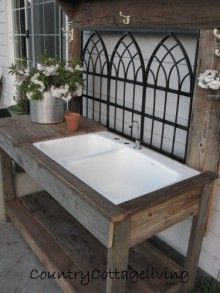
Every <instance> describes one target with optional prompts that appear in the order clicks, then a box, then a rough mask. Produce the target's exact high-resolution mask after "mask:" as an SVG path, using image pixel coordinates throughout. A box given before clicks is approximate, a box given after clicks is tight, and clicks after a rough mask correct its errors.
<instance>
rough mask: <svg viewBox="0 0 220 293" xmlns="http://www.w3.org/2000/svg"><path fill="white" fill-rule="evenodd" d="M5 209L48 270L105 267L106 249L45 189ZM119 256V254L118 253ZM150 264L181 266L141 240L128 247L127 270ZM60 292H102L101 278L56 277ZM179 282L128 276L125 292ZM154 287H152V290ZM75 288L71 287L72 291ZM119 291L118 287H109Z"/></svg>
mask: <svg viewBox="0 0 220 293" xmlns="http://www.w3.org/2000/svg"><path fill="white" fill-rule="evenodd" d="M7 212H8V215H9V217H10V218H11V220H12V221H13V222H14V224H15V225H16V227H17V228H18V230H19V231H20V232H21V233H22V235H23V237H24V238H25V240H26V241H27V242H28V244H29V245H30V247H31V249H32V250H33V251H34V253H35V254H36V255H37V256H38V257H39V258H40V260H41V261H42V263H43V264H44V265H45V266H46V269H47V270H49V271H50V272H53V271H56V272H62V271H64V272H67V270H68V269H69V268H70V269H71V271H75V272H77V271H82V272H84V273H86V272H87V271H90V272H91V271H92V270H93V269H100V271H102V270H103V271H104V270H105V269H106V256H107V249H106V248H105V247H104V246H103V245H102V244H101V243H99V242H98V240H97V239H96V238H95V237H93V236H92V235H91V234H90V233H89V232H88V231H86V229H85V228H84V227H83V226H82V225H80V224H79V223H78V222H77V221H76V220H74V219H73V217H72V216H71V215H70V214H69V213H68V212H67V211H66V210H65V209H63V208H62V207H61V206H60V205H59V203H57V202H56V201H55V200H54V199H53V198H52V197H51V196H50V195H48V194H47V193H46V192H39V193H36V194H31V195H28V196H25V197H23V198H21V199H20V200H12V201H10V202H9V203H7ZM122 258H123V256H122ZM152 267H154V268H155V269H159V271H162V270H163V269H165V268H166V267H167V269H168V271H169V272H178V271H180V270H181V268H180V267H179V266H178V265H177V264H176V263H175V262H173V261H172V260H170V259H169V258H168V257H167V256H165V255H164V254H162V253H161V252H160V251H159V250H158V249H156V248H155V247H154V246H152V245H150V244H149V243H147V242H143V243H142V244H139V245H138V246H136V247H134V248H132V249H130V251H129V266H128V272H129V273H130V274H131V273H132V270H135V271H137V273H140V272H141V271H142V270H146V268H147V269H149V271H150V270H151V268H152ZM58 283H59V285H60V286H61V288H62V289H63V290H64V292H79V293H80V292H88V293H90V292H97V293H98V292H100V293H102V292H104V291H105V283H106V282H105V280H91V281H90V283H89V286H85V287H84V286H82V284H81V283H80V278H79V279H76V280H69V279H66V280H64V279H60V280H58ZM176 286H177V287H178V286H179V284H176V283H175V282H174V283H172V282H171V283H170V280H166V279H165V278H162V279H160V280H158V279H150V278H149V279H142V280H140V279H139V280H138V281H137V282H134V279H132V278H128V280H127V284H126V292H129V293H149V292H166V293H168V292H177V290H176ZM155 289H156V290H155ZM74 290H75V291H74ZM113 292H121V291H113Z"/></svg>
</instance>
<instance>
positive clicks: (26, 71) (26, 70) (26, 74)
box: [24, 68, 30, 77]
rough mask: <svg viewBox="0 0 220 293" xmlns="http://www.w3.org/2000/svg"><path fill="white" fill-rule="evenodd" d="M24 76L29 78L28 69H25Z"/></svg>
mask: <svg viewBox="0 0 220 293" xmlns="http://www.w3.org/2000/svg"><path fill="white" fill-rule="evenodd" d="M24 75H25V76H27V77H28V76H30V70H29V68H25V70H24Z"/></svg>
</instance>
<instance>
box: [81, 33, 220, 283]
mask: <svg viewBox="0 0 220 293" xmlns="http://www.w3.org/2000/svg"><path fill="white" fill-rule="evenodd" d="M87 37H88V36H86V37H85V39H86V38H87ZM104 40H105V44H106V46H107V50H108V53H109V56H110V55H111V52H112V50H113V47H114V46H115V44H116V40H118V37H116V36H115V35H113V34H111V35H104ZM181 40H182V42H183V44H184V46H185V49H186V51H187V53H188V54H189V57H190V62H191V65H192V66H193V65H194V53H195V45H196V42H195V38H192V37H189V36H188V37H182V38H181ZM158 41H159V37H158V35H157V36H156V35H155V36H152V35H151V36H148V37H146V36H145V37H139V38H138V43H139V45H140V47H141V49H142V53H143V55H144V59H145V62H147V61H148V60H149V56H150V54H151V53H152V51H153V49H154V48H155V45H156V44H157V43H158ZM96 54H97V53H96V52H95V50H94V52H93V55H96ZM102 58H103V57H102ZM87 60H88V59H87ZM102 60H103V59H102ZM171 62H172V61H171ZM136 65H137V66H138V65H139V64H138V61H137V64H136ZM91 69H92V68H91ZM184 70H185V69H184V65H183V67H182V71H183V72H184ZM105 72H106V70H104V73H105ZM161 82H163V81H162V80H161ZM102 83H103V85H102V89H101V91H102V93H101V95H100V79H99V78H95V80H94V87H93V78H92V77H90V78H89V80H88V90H89V92H90V94H91V95H93V90H94V92H95V97H97V98H100V96H102V98H103V97H104V99H105V97H106V80H105V79H104V78H103V79H102ZM175 83H176V80H175V77H173V83H172V86H174V87H175ZM111 86H112V88H111V91H110V93H111V98H110V99H111V100H112V101H114V99H115V96H114V89H115V84H114V83H112V84H111ZM185 89H186V90H187V84H185ZM131 92H132V89H131V90H130V91H127V92H126V103H127V104H128V105H129V103H130V96H129V94H130V93H131ZM122 93H123V87H122V85H120V83H119V84H118V99H119V102H120V98H121V95H122ZM136 94H137V96H138V95H139V97H137V99H136V101H137V105H136V107H137V108H138V107H140V100H139V98H140V97H141V92H140V91H137V92H136ZM157 94H158V93H157ZM149 97H150V95H149V93H148V95H147V99H148V109H147V111H149V112H150V113H151V111H152V103H151V101H150V99H149ZM157 97H158V101H157V110H158V112H157V115H160V111H163V101H162V103H160V99H162V96H160V93H159V95H157ZM88 106H89V109H88V114H89V117H90V118H92V110H93V105H92V102H89V104H88ZM174 108H175V100H172V99H171V103H170V105H169V107H168V108H167V112H168V114H169V115H170V117H171V118H172V114H173V111H174ZM98 111H99V102H95V119H98V118H99V115H98ZM101 111H102V115H101V121H102V122H103V123H105V121H106V107H105V105H104V104H102V109H101ZM187 111H188V104H187V102H186V101H185V103H184V102H183V103H182V104H181V106H180V116H181V117H182V121H184V119H185V118H186V117H187ZM85 113H86V100H85V101H84V114H85ZM110 116H111V117H110V123H111V119H112V116H113V113H111V112H110ZM135 118H136V119H137V120H138V119H139V117H135ZM121 120H122V116H121V114H120V113H118V117H117V129H119V130H120V123H121ZM125 121H126V127H127V126H128V124H129V123H130V121H131V117H130V116H129V115H128V116H127V117H126V118H125ZM155 132H156V133H157V132H158V129H155ZM128 133H129V132H128ZM145 135H147V133H145ZM167 138H168V141H169V139H170V137H169V133H168V137H167ZM183 146H184V138H183V137H181V134H180V135H179V137H178V143H177V145H176V148H177V153H178V154H181V153H182V147H183ZM219 174H220V171H219ZM215 190H217V191H216V199H215V202H214V206H213V211H212V214H211V215H212V216H211V221H210V225H209V230H208V233H207V236H206V237H205V239H204V242H203V246H202V252H201V256H200V261H199V266H200V267H201V268H202V269H203V270H204V271H206V272H207V273H209V274H210V275H211V276H213V277H214V278H216V279H217V278H218V274H219V271H220V179H219V180H218V182H217V183H216V188H215ZM191 224H192V218H189V219H187V220H185V221H183V222H181V223H179V224H177V225H175V226H173V227H171V228H169V229H168V230H166V231H164V232H162V233H160V234H159V237H160V238H161V239H163V240H164V241H165V242H166V243H168V244H169V245H171V246H172V247H173V248H175V249H176V250H177V251H179V252H180V253H182V254H183V255H185V254H186V250H187V244H188V239H189V233H190V228H191Z"/></svg>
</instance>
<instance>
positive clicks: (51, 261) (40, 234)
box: [6, 200, 97, 293]
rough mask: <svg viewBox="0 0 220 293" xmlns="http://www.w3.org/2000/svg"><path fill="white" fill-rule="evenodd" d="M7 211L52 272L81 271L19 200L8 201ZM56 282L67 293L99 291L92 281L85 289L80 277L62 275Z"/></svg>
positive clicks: (95, 292) (94, 292)
mask: <svg viewBox="0 0 220 293" xmlns="http://www.w3.org/2000/svg"><path fill="white" fill-rule="evenodd" d="M6 211H7V216H8V217H9V218H10V219H11V220H12V221H13V223H14V225H15V226H16V228H17V229H18V230H19V232H20V233H21V234H22V236H23V237H24V239H25V240H26V242H27V243H28V245H29V246H30V247H31V249H32V250H33V251H34V253H35V254H36V255H37V257H38V258H39V259H40V261H41V262H42V263H43V264H44V266H45V267H46V269H47V270H48V271H50V272H51V273H53V272H56V273H58V272H60V273H61V272H64V273H65V275H67V273H68V271H69V270H70V271H72V272H80V267H78V266H77V265H75V263H74V262H73V261H72V260H71V259H70V258H69V256H67V255H66V254H65V253H64V252H63V250H62V249H61V248H60V246H59V245H58V244H57V243H56V242H55V241H54V240H53V238H52V237H51V236H50V235H49V234H48V233H47V232H46V230H45V229H44V228H43V227H42V226H41V225H40V224H39V223H38V221H37V220H36V219H35V218H34V217H33V216H32V214H31V213H29V212H28V211H27V210H26V209H25V208H24V207H23V206H22V205H21V203H20V202H19V201H18V200H16V201H10V202H7V205H6ZM56 282H57V283H58V284H59V286H60V287H61V288H62V289H63V291H64V292H67V293H73V292H76V293H78V292H93V293H97V288H95V287H94V286H93V284H92V283H89V284H88V286H87V288H86V289H85V287H84V286H83V285H82V284H81V282H80V278H76V279H73V280H72V279H71V278H63V277H61V278H59V279H58V278H56Z"/></svg>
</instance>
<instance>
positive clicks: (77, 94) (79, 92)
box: [73, 83, 83, 97]
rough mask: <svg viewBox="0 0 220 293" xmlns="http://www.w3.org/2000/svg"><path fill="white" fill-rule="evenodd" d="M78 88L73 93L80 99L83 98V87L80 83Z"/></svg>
mask: <svg viewBox="0 0 220 293" xmlns="http://www.w3.org/2000/svg"><path fill="white" fill-rule="evenodd" d="M76 86H77V88H76V90H75V91H74V92H73V96H77V97H80V96H82V93H83V88H82V86H81V85H80V84H79V83H77V84H76Z"/></svg>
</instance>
